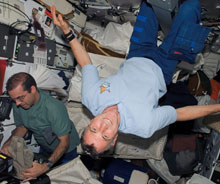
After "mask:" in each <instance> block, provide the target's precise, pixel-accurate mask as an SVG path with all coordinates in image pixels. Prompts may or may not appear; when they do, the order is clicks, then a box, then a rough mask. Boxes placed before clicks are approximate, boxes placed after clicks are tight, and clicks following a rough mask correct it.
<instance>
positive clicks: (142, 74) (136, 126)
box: [82, 57, 177, 138]
mask: <svg viewBox="0 0 220 184" xmlns="http://www.w3.org/2000/svg"><path fill="white" fill-rule="evenodd" d="M165 93H166V84H165V81H164V78H163V74H162V71H161V69H160V67H159V66H158V65H157V64H155V63H154V62H153V61H152V60H150V59H147V58H142V57H133V58H130V59H129V60H127V61H126V62H124V63H123V64H122V65H121V66H120V68H119V70H118V71H117V72H116V73H115V74H113V75H111V76H109V77H107V78H102V79H100V78H99V74H98V71H97V69H96V67H95V66H93V65H86V66H84V67H83V68H82V103H83V104H84V105H85V106H86V107H87V108H88V109H89V110H90V111H91V112H92V113H93V115H94V116H96V115H98V114H100V113H102V112H103V110H104V109H105V108H107V107H109V106H112V105H117V106H118V109H119V112H120V126H119V131H121V132H123V133H129V134H134V135H137V136H140V137H144V138H147V137H150V136H151V135H152V134H153V133H154V132H155V131H157V130H159V129H161V128H163V127H165V126H167V125H169V124H171V123H173V122H175V121H176V118H177V114H176V110H175V109H174V108H173V107H171V106H161V107H160V106H158V100H159V99H160V98H161V97H162V96H163V95H164V94H165Z"/></svg>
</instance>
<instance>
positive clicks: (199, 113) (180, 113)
mask: <svg viewBox="0 0 220 184" xmlns="http://www.w3.org/2000/svg"><path fill="white" fill-rule="evenodd" d="M219 111H220V104H213V105H195V106H186V107H181V108H178V109H176V112H177V121H188V120H193V119H197V118H201V117H203V116H207V115H209V114H213V113H216V112H219Z"/></svg>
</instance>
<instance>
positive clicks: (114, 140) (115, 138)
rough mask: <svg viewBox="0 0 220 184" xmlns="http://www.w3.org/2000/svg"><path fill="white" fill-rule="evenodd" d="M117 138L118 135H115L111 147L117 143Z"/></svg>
mask: <svg viewBox="0 0 220 184" xmlns="http://www.w3.org/2000/svg"><path fill="white" fill-rule="evenodd" d="M117 138H118V134H116V136H115V137H114V139H113V141H112V146H114V145H115V143H116V141H117Z"/></svg>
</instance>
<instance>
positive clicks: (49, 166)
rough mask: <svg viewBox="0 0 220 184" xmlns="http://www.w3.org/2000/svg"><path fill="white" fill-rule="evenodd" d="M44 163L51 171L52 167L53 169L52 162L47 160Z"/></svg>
mask: <svg viewBox="0 0 220 184" xmlns="http://www.w3.org/2000/svg"><path fill="white" fill-rule="evenodd" d="M44 163H46V164H47V167H48V168H49V169H50V168H51V167H53V162H51V161H50V160H45V161H44Z"/></svg>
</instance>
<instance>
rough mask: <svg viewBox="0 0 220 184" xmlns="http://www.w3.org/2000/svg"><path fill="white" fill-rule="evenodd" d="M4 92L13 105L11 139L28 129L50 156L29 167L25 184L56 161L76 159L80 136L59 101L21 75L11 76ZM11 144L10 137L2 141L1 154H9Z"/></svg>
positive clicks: (26, 74) (32, 80) (32, 79)
mask: <svg viewBox="0 0 220 184" xmlns="http://www.w3.org/2000/svg"><path fill="white" fill-rule="evenodd" d="M6 89H7V91H8V94H9V95H10V97H11V98H12V99H13V100H14V102H15V103H14V104H13V113H14V121H15V124H16V129H15V130H14V131H13V133H12V136H20V137H24V136H25V134H26V133H27V132H28V130H29V131H31V132H32V133H33V135H34V138H35V139H36V141H37V142H38V144H39V145H40V147H41V149H42V150H44V152H47V153H49V154H50V156H49V158H48V160H47V161H46V162H45V163H42V164H39V163H36V162H33V167H32V168H29V169H26V170H24V171H23V172H22V173H21V177H23V178H24V181H28V180H31V179H34V178H36V177H38V176H40V175H41V174H43V173H45V172H47V171H48V170H49V169H50V167H51V166H52V165H53V164H55V163H56V162H57V161H61V162H63V163H64V162H66V161H69V160H72V159H74V158H75V157H76V156H77V153H76V146H77V145H78V144H79V142H80V140H79V135H78V133H77V131H76V129H75V127H74V124H73V123H72V121H71V120H70V119H69V115H68V113H67V110H66V107H65V105H64V104H63V103H62V102H60V101H59V100H57V99H55V98H54V97H51V96H49V95H48V94H46V93H45V92H43V91H42V90H39V89H38V88H37V85H36V82H35V80H34V78H33V77H32V76H31V75H30V74H28V73H24V72H20V73H17V74H14V75H13V76H11V77H10V78H9V80H8V81H7V84H6ZM12 136H11V137H12ZM10 141H11V138H9V139H8V140H7V141H6V142H5V144H4V145H3V146H2V149H1V150H0V151H1V152H3V153H5V154H8V150H7V148H8V146H9V144H10Z"/></svg>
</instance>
